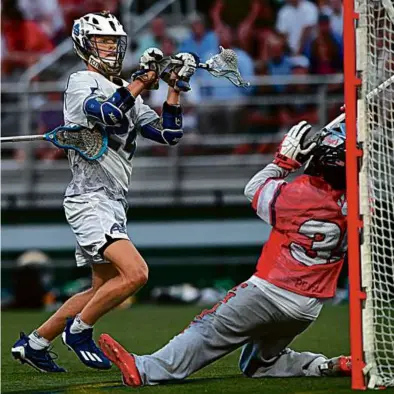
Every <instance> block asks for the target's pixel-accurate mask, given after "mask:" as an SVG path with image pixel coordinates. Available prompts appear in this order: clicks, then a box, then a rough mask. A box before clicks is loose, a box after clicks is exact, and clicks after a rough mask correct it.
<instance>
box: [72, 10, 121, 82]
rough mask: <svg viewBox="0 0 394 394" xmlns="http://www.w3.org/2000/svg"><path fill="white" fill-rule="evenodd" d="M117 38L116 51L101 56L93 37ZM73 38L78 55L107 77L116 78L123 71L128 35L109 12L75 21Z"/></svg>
mask: <svg viewBox="0 0 394 394" xmlns="http://www.w3.org/2000/svg"><path fill="white" fill-rule="evenodd" d="M97 36H111V37H114V38H116V50H114V51H111V52H108V55H110V56H107V57H105V56H101V55H100V52H103V51H102V50H101V51H100V52H99V49H98V47H97V43H96V42H95V40H93V39H92V38H93V37H97ZM71 38H72V40H73V43H74V49H75V52H76V53H77V55H78V56H79V57H80V58H81V59H82V60H84V61H85V62H86V63H88V64H90V65H92V66H93V67H94V68H95V69H96V70H98V71H99V72H100V73H102V74H104V75H106V76H116V75H119V74H120V72H121V71H122V63H123V59H124V57H125V54H126V49H127V34H126V32H125V31H124V29H123V26H122V25H121V23H120V22H119V21H118V19H117V18H116V17H115V16H114V15H112V14H111V13H109V12H108V11H103V12H98V13H91V14H86V15H85V16H83V17H82V18H79V19H76V20H75V21H74V25H73V30H72V34H71Z"/></svg>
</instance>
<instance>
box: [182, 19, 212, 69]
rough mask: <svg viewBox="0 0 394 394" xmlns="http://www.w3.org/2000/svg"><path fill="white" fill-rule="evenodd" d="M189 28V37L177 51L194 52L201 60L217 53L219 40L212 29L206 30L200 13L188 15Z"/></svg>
mask: <svg viewBox="0 0 394 394" xmlns="http://www.w3.org/2000/svg"><path fill="white" fill-rule="evenodd" d="M189 23H190V28H191V33H190V37H189V38H187V39H186V40H184V41H183V42H182V43H181V44H180V46H179V48H178V51H179V52H194V53H196V54H197V55H199V56H200V58H201V60H202V61H205V60H207V59H208V58H209V57H210V56H212V55H213V54H215V53H218V50H219V48H218V47H219V41H218V38H217V35H216V33H215V32H213V31H209V30H207V26H206V21H205V18H204V16H203V15H202V14H193V15H191V16H190V17H189Z"/></svg>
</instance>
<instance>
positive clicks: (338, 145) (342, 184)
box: [304, 123, 346, 190]
mask: <svg viewBox="0 0 394 394" xmlns="http://www.w3.org/2000/svg"><path fill="white" fill-rule="evenodd" d="M345 159H346V126H345V123H341V124H339V125H338V126H336V127H333V128H331V129H329V130H327V131H325V132H323V134H322V136H321V137H320V139H319V141H318V143H317V146H316V148H315V149H314V150H313V155H312V156H311V157H310V159H309V160H308V162H307V164H306V167H305V171H304V173H305V174H307V175H313V176H321V177H323V178H324V179H325V180H326V181H327V182H328V183H329V184H330V185H331V186H332V187H333V188H334V189H337V190H344V189H345V188H346V162H345Z"/></svg>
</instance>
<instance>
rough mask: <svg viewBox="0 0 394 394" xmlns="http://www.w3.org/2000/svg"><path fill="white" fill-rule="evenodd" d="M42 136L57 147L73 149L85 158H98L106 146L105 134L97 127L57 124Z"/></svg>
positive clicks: (106, 138)
mask: <svg viewBox="0 0 394 394" xmlns="http://www.w3.org/2000/svg"><path fill="white" fill-rule="evenodd" d="M44 138H45V139H46V140H47V141H49V142H52V143H53V144H54V145H56V146H57V147H58V148H62V149H72V150H75V151H76V152H78V153H79V154H80V155H81V156H82V157H83V158H85V159H86V160H97V159H99V158H100V157H101V156H102V155H103V154H104V153H105V152H106V150H107V147H108V137H107V134H106V133H105V131H104V130H102V129H100V128H99V127H94V128H93V129H88V128H86V127H82V126H78V125H73V126H59V127H57V128H56V129H54V130H52V131H51V132H49V133H47V134H45V135H44Z"/></svg>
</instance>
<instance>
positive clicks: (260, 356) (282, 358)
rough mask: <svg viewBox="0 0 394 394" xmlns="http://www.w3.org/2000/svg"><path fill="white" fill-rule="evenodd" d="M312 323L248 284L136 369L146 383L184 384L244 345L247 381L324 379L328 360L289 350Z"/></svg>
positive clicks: (138, 361)
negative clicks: (321, 367) (321, 368)
mask: <svg viewBox="0 0 394 394" xmlns="http://www.w3.org/2000/svg"><path fill="white" fill-rule="evenodd" d="M312 322H313V320H295V319H294V317H291V316H289V315H288V314H286V313H284V312H283V311H282V310H281V309H279V308H278V307H277V306H276V305H275V304H274V303H273V302H272V301H271V300H270V299H269V298H268V297H267V296H266V295H265V294H264V292H262V291H261V290H260V289H259V288H258V287H256V286H255V285H254V284H253V283H251V282H249V281H248V282H246V283H243V284H241V285H240V286H238V287H237V288H235V289H233V290H231V291H230V292H229V293H228V295H227V296H226V297H225V299H224V300H223V301H221V302H220V303H219V304H218V305H217V306H215V307H214V308H212V309H211V310H208V311H204V312H203V313H202V314H201V315H199V316H197V317H196V318H195V319H194V320H193V321H192V323H191V324H190V326H189V327H188V328H187V329H186V330H185V331H184V332H182V333H181V334H179V335H177V336H176V337H175V338H173V339H172V340H171V341H170V342H169V343H168V344H167V345H165V346H164V347H163V348H161V349H160V350H158V351H157V352H155V353H153V354H151V355H146V356H135V359H136V365H137V368H138V370H139V372H140V375H141V379H142V382H143V384H145V385H153V384H158V383H161V382H166V381H171V380H179V379H184V378H186V377H188V376H189V375H191V374H192V373H193V372H195V371H197V370H199V369H201V368H203V367H204V366H206V365H208V364H210V363H212V362H214V361H215V360H217V359H219V358H221V357H223V356H225V355H226V354H228V353H230V352H232V351H233V350H235V349H237V348H239V347H240V346H242V345H244V347H243V350H242V354H241V358H240V362H239V366H240V368H241V371H242V372H243V373H244V374H245V375H246V376H249V377H291V376H320V374H319V372H318V365H320V364H321V363H323V362H324V361H325V360H326V357H324V356H323V355H321V354H314V353H309V352H303V353H297V352H295V351H292V350H290V349H286V346H288V345H289V343H290V342H292V340H293V339H294V338H295V337H296V336H297V335H298V334H300V333H301V332H303V331H304V330H305V329H306V328H307V327H308V326H309V325H310V324H311V323H312Z"/></svg>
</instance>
